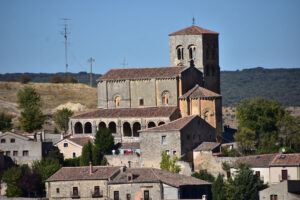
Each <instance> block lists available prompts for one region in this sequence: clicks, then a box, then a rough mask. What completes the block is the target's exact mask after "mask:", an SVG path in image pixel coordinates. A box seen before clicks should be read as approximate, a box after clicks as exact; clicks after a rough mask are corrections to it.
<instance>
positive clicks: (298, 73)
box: [0, 67, 300, 106]
mask: <svg viewBox="0 0 300 200" xmlns="http://www.w3.org/2000/svg"><path fill="white" fill-rule="evenodd" d="M24 74H26V75H28V76H30V77H31V79H32V82H42V83H44V82H50V80H51V78H52V77H53V76H62V77H65V76H66V74H65V73H55V74H54V73H52V74H51V73H7V74H0V81H10V80H13V79H14V80H17V81H18V80H20V77H21V76H22V75H24ZM67 76H68V77H74V78H76V79H77V80H78V82H79V83H84V84H89V73H87V72H79V73H68V74H67ZM100 76H101V74H93V86H94V87H96V80H97V79H98V78H99V77H100ZM221 93H222V96H223V105H224V106H235V105H237V104H239V103H241V102H242V100H243V99H247V98H254V97H258V96H259V97H267V98H271V99H276V100H278V101H279V102H280V103H281V104H282V105H284V106H300V68H292V69H264V68H262V67H257V68H251V69H244V70H237V71H221Z"/></svg>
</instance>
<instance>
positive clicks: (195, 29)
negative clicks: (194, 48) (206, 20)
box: [169, 26, 219, 36]
mask: <svg viewBox="0 0 300 200" xmlns="http://www.w3.org/2000/svg"><path fill="white" fill-rule="evenodd" d="M201 34H219V33H217V32H214V31H210V30H207V29H204V28H201V27H199V26H190V27H187V28H185V29H181V30H179V31H176V32H174V33H170V34H169V36H172V35H201Z"/></svg>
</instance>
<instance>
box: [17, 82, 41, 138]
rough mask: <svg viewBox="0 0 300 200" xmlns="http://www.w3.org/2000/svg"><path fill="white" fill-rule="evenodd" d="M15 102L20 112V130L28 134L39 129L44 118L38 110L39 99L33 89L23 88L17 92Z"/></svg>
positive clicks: (39, 109)
mask: <svg viewBox="0 0 300 200" xmlns="http://www.w3.org/2000/svg"><path fill="white" fill-rule="evenodd" d="M17 102H18V104H19V108H20V109H21V110H22V112H21V116H20V117H19V122H20V127H21V129H22V130H24V131H28V132H33V131H34V130H38V129H41V128H42V125H43V124H44V122H45V120H46V117H45V116H44V115H43V113H42V111H41V108H40V106H41V105H40V104H41V97H40V95H39V94H38V93H37V92H36V91H35V89H34V88H32V87H24V88H23V90H20V91H19V92H18V99H17Z"/></svg>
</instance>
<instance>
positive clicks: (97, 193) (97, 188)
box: [94, 186, 100, 197]
mask: <svg viewBox="0 0 300 200" xmlns="http://www.w3.org/2000/svg"><path fill="white" fill-rule="evenodd" d="M94 196H95V197H99V196H100V187H99V186H95V187H94Z"/></svg>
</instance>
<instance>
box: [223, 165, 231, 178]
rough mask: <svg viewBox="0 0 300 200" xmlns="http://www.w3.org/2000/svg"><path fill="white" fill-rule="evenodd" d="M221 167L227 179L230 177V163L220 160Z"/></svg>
mask: <svg viewBox="0 0 300 200" xmlns="http://www.w3.org/2000/svg"><path fill="white" fill-rule="evenodd" d="M222 169H223V170H224V171H225V172H226V176H227V179H229V178H230V165H229V164H228V163H227V162H222Z"/></svg>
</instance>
